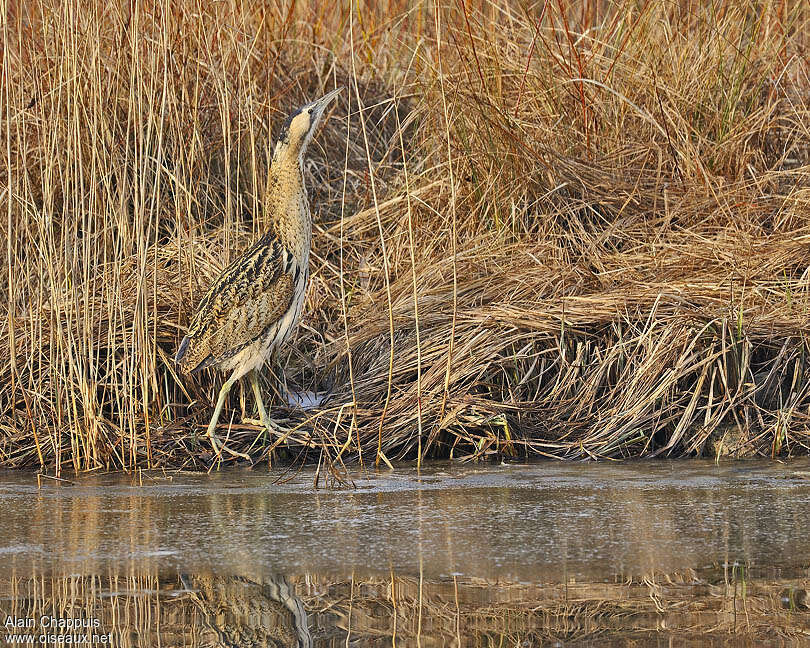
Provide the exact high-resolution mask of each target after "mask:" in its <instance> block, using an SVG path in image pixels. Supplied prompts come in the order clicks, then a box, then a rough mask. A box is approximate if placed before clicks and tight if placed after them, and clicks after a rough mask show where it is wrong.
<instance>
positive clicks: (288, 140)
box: [273, 88, 343, 157]
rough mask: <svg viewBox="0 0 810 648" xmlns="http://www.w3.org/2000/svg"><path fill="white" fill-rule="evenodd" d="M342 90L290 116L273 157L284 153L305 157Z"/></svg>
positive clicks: (333, 92)
mask: <svg viewBox="0 0 810 648" xmlns="http://www.w3.org/2000/svg"><path fill="white" fill-rule="evenodd" d="M341 90H343V88H336V89H335V90H332V92H328V93H327V94H325V95H324V96H323V97H321V98H320V99H316V100H315V101H313V102H312V103H308V104H306V105H305V106H301V108H299V109H298V110H296V111H295V112H294V113H293V114H292V115H290V116H289V117H288V118H287V121H286V122H284V125H283V126H282V127H281V132H280V133H279V136H278V141H277V142H276V149H275V152H274V155H273V157H278V155H279V154H280V153H281V152H282V151H285V152H291V153H293V154H296V155H298V156H300V155H303V154H304V151H306V148H307V144H309V140H310V139H311V138H312V134H313V133H314V132H315V129H316V128H317V127H318V123H319V122H320V121H321V117H323V114H324V112H325V111H326V107H327V106H328V105H329V104H330V102H331V101H332V99H334V98H335V97H336V96H337V95H338V93H340V91H341Z"/></svg>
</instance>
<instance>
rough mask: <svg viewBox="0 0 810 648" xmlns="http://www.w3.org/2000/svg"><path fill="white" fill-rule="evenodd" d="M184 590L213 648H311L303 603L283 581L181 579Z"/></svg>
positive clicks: (233, 578) (271, 578) (183, 577)
mask: <svg viewBox="0 0 810 648" xmlns="http://www.w3.org/2000/svg"><path fill="white" fill-rule="evenodd" d="M180 580H181V582H182V583H183V586H184V587H185V588H186V589H187V590H189V591H191V592H192V595H191V598H192V601H193V602H194V604H195V605H196V606H197V608H198V609H199V610H200V611H201V612H202V614H203V617H204V621H203V625H204V627H205V628H207V629H208V630H210V631H211V632H212V633H213V635H214V640H213V643H211V644H203V645H212V646H227V647H228V648H230V647H233V648H237V647H238V648H246V647H247V648H252V647H254V646H255V647H258V646H269V647H278V648H282V647H283V648H311V647H312V636H311V635H310V633H309V628H308V626H307V614H306V610H305V609H304V605H303V603H302V602H301V599H300V598H298V597H297V596H296V595H295V590H294V589H293V587H292V586H291V585H290V584H289V583H288V582H287V580H286V579H285V578H284V577H283V576H272V577H268V578H265V579H263V581H262V582H255V581H252V580H249V579H247V578H243V577H241V576H194V575H189V574H181V576H180Z"/></svg>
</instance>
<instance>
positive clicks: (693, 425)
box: [0, 0, 810, 472]
mask: <svg viewBox="0 0 810 648" xmlns="http://www.w3.org/2000/svg"><path fill="white" fill-rule="evenodd" d="M473 5H476V6H473ZM2 10H3V11H2V20H3V23H2V32H3V42H4V47H3V59H2V79H3V84H2V99H0V111H2V112H1V113H0V120H1V121H2V133H0V134H2V156H3V160H4V162H3V165H2V173H0V183H2V185H1V186H0V213H2V218H0V233H1V234H2V239H1V240H2V243H3V245H2V248H3V249H2V252H1V253H2V255H3V268H2V279H3V280H2V282H0V295H1V296H2V305H3V306H2V308H3V310H2V318H0V351H2V353H0V464H2V465H9V466H23V465H30V466H36V465H43V466H49V467H53V468H54V469H55V470H56V471H57V472H59V471H60V470H62V469H65V468H68V467H69V468H70V469H76V470H90V469H96V468H101V467H103V468H132V467H134V466H136V465H144V466H155V465H198V462H199V461H200V460H201V459H202V460H205V459H206V457H205V455H204V454H203V451H205V450H206V449H207V446H206V445H202V444H201V443H200V440H199V439H198V434H199V431H200V429H201V426H202V425H204V424H205V423H206V422H207V418H208V416H209V415H210V405H211V401H210V398H211V395H212V393H214V391H213V390H214V387H215V385H214V384H213V382H214V381H215V380H220V378H219V377H218V376H215V375H214V374H207V375H206V374H204V375H201V376H198V377H194V378H187V377H183V376H180V375H179V374H178V373H177V369H176V367H175V366H174V364H173V362H172V359H171V358H172V356H173V352H174V350H175V347H176V344H177V341H178V340H179V339H180V338H181V337H182V335H183V332H184V330H185V326H186V325H187V323H188V319H189V317H190V315H191V313H192V311H193V309H194V307H195V306H196V303H197V301H198V299H199V297H200V296H201V294H202V292H203V291H204V290H205V288H206V287H207V285H208V284H209V282H210V281H211V280H212V279H213V278H214V277H215V276H216V274H217V273H218V271H219V270H220V269H221V268H222V267H223V266H224V265H225V264H226V263H227V262H228V261H229V260H230V259H232V258H234V255H236V254H238V253H239V252H240V250H241V249H243V247H244V246H245V245H246V244H247V243H248V242H249V241H250V240H251V239H252V238H254V237H255V236H257V234H258V233H259V232H260V231H261V230H262V229H263V228H264V227H265V226H266V220H265V214H264V211H263V201H262V198H263V194H264V184H265V181H266V178H267V175H268V165H269V155H268V151H269V150H270V147H271V146H272V138H273V134H274V133H276V132H277V130H278V126H279V124H280V123H281V121H282V120H283V118H284V116H285V115H286V114H287V113H288V112H289V110H290V109H292V108H294V107H296V106H297V105H300V104H301V103H303V102H304V101H306V100H307V99H310V98H312V97H315V96H319V93H322V92H324V91H325V90H327V89H330V88H332V87H334V86H335V85H344V86H346V87H347V92H345V93H343V94H342V96H341V98H340V101H339V102H338V105H337V107H336V109H335V110H333V111H332V112H331V114H330V116H329V118H328V119H327V121H326V125H325V127H324V128H323V130H322V132H321V134H320V135H319V136H317V138H316V139H315V140H314V143H313V145H312V146H311V147H310V148H311V153H310V161H309V162H308V163H307V165H306V170H305V173H306V176H307V182H308V185H309V188H310V199H311V204H312V208H313V214H314V220H315V234H314V240H313V246H314V247H313V257H312V261H311V270H312V285H311V289H310V292H309V294H308V298H307V305H306V313H307V315H306V318H305V321H304V326H303V328H302V330H301V331H300V333H299V334H298V336H297V339H296V340H295V343H294V344H293V345H292V346H291V347H290V349H288V351H287V352H286V354H285V355H284V356H283V357H282V358H281V363H279V364H278V365H275V366H273V367H271V368H270V369H271V370H272V371H269V372H267V373H268V378H267V379H266V381H265V388H266V389H267V390H268V392H271V391H272V390H274V389H275V386H276V385H277V384H278V382H279V379H282V378H284V379H286V381H287V382H288V383H291V384H294V385H297V386H300V387H303V388H306V389H318V390H324V389H327V388H328V389H331V396H330V398H329V399H328V400H327V401H326V402H325V403H323V404H322V405H321V406H320V407H318V408H316V409H314V410H308V411H303V410H301V409H298V408H295V407H290V406H288V405H287V404H286V400H285V399H283V398H281V397H279V396H276V398H275V401H274V407H273V417H274V418H275V419H276V421H277V422H278V423H279V425H280V426H281V427H282V429H286V430H287V432H286V433H280V434H279V436H278V437H277V438H275V439H272V438H271V439H269V440H268V442H267V444H265V445H262V444H258V445H257V446H254V452H256V453H257V454H256V456H257V458H258V457H260V456H265V454H266V455H267V456H268V457H272V456H276V453H275V452H274V450H275V448H277V447H279V446H281V447H291V448H293V450H294V452H296V453H297V452H298V451H297V450H295V447H296V446H301V447H302V448H307V450H306V452H305V453H304V454H305V455H306V456H308V457H312V458H314V459H318V458H319V457H320V459H321V460H323V461H326V462H328V463H331V462H334V461H341V460H343V459H346V458H352V459H359V460H361V461H363V462H364V463H366V462H371V461H377V462H379V461H380V460H389V461H390V460H394V459H396V458H401V457H411V458H414V457H416V456H419V457H428V456H453V457H477V456H485V455H489V454H494V453H498V454H505V455H512V456H533V455H551V456H556V457H619V456H634V455H656V454H667V455H689V454H700V453H726V452H729V453H733V454H737V455H754V454H766V455H785V454H795V453H804V452H806V451H807V449H808V447H810V446H809V445H808V444H809V442H810V394H808V385H809V384H810V382H808V375H809V373H810V372H809V370H808V368H807V366H806V365H807V353H808V351H809V350H810V348H809V347H808V339H807V334H806V331H807V330H808V320H809V319H810V317H809V316H808V312H809V311H808V308H809V306H810V304H809V303H808V286H809V284H810V273H809V272H808V265H810V254H808V251H809V250H810V159H809V156H810V109H809V106H810V72H808V70H810V65H808V56H810V55H809V54H808V51H809V50H808V47H809V46H810V10H809V9H808V8H807V6H806V3H804V2H802V1H800V0H784V1H781V2H769V1H765V2H752V3H735V2H722V1H721V2H711V3H710V2H705V3H701V2H679V3H661V2H653V1H647V2H634V1H633V2H631V1H629V0H615V1H614V2H602V3H598V2H584V3H570V4H569V3H566V2H564V1H563V0H552V1H549V2H546V3H545V4H532V5H527V4H525V3H519V2H488V3H484V4H477V3H467V2H463V1H459V2H454V3H446V4H439V3H430V2H404V1H401V2H397V1H394V0H391V1H389V2H387V3H369V4H363V3H360V4H355V5H352V6H349V5H348V4H346V3H343V4H341V3H334V4H329V3H318V4H315V3H312V4H309V3H292V4H290V3H284V4H281V5H278V4H274V3H265V4H258V3H240V2H236V1H235V0H227V1H223V2H216V3H201V2H194V1H193V0H171V1H169V0H164V1H163V2H137V1H136V2H132V3H129V4H127V5H126V6H123V5H122V6H113V5H108V4H107V3H102V2H98V1H96V0H87V1H86V2H83V3H79V4H77V3H73V2H62V3H59V2H55V1H54V2H45V1H44V0H34V1H32V2H27V3H14V2H9V1H8V0H5V1H4V2H3V3H2ZM271 373H272V374H273V375H270V374H271ZM230 408H231V409H230V411H229V414H228V415H227V416H224V417H223V419H222V420H223V421H224V422H226V423H227V422H228V421H230V422H232V423H233V426H232V428H231V431H230V441H229V443H230V444H232V445H237V446H239V445H242V446H244V447H247V446H249V445H250V444H251V443H252V442H253V440H254V439H255V437H256V435H257V433H258V432H259V431H260V430H258V428H257V427H256V426H255V425H253V424H251V423H249V422H244V421H243V418H249V417H250V416H251V413H252V412H251V408H252V399H251V398H250V396H249V394H247V398H246V393H245V392H242V394H241V395H240V394H239V393H238V392H236V393H235V394H234V397H233V398H232V399H231V402H230ZM257 448H258V449H257Z"/></svg>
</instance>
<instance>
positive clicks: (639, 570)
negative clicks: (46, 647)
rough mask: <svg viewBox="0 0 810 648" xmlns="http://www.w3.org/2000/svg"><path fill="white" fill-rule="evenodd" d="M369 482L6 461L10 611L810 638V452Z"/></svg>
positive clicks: (401, 630)
mask: <svg viewBox="0 0 810 648" xmlns="http://www.w3.org/2000/svg"><path fill="white" fill-rule="evenodd" d="M349 481H350V483H349V484H347V485H344V486H343V487H338V488H331V489H324V488H321V489H316V488H314V486H313V482H314V473H313V472H311V471H304V472H301V473H298V474H289V473H282V472H278V473H272V474H268V473H267V472H266V471H261V470H257V471H249V470H230V471H223V472H219V473H212V474H210V475H205V474H189V473H166V474H164V473H155V472H150V473H143V475H142V476H137V475H136V476H132V475H128V476H120V475H116V476H110V475H104V476H91V477H83V478H79V479H76V480H74V481H73V483H72V484H66V483H62V482H54V481H51V480H43V481H42V483H41V486H40V487H38V486H37V479H36V476H35V475H32V474H30V473H21V472H5V473H2V472H0V522H2V524H0V621H2V620H6V621H7V620H8V618H9V617H10V618H11V619H12V620H18V621H17V623H18V625H25V624H29V623H28V621H25V620H27V619H34V621H33V622H31V623H30V624H29V625H30V626H31V627H29V628H25V629H24V630H21V632H31V631H33V632H35V633H39V634H41V633H43V632H45V629H44V628H43V627H42V626H43V622H42V620H41V619H40V618H39V617H40V616H41V613H42V612H43V611H48V615H51V616H53V618H54V619H56V620H57V621H54V623H58V622H59V619H61V620H62V621H61V623H62V625H67V624H68V623H69V622H68V621H67V619H79V618H83V619H89V620H91V621H93V622H94V623H95V624H96V627H95V628H94V629H93V630H92V631H91V632H88V631H86V630H85V631H84V632H85V633H86V634H88V639H91V638H92V637H91V635H92V634H93V633H95V634H97V635H99V637H97V643H100V642H101V639H100V636H101V635H103V634H104V633H109V639H110V640H111V641H112V642H113V645H122V646H135V645H140V646H149V645H218V646H219V645H223V646H224V645H229V646H242V645H245V646H248V645H302V646H308V645H316V646H321V645H323V646H326V645H330V646H331V645H337V644H338V643H340V645H346V642H347V641H350V642H351V643H352V644H354V645H357V646H372V645H373V646H377V645H395V644H396V645H410V644H413V645H417V644H418V645H426V646H427V645H445V644H447V645H459V644H461V645H555V644H556V645H561V646H574V645H577V646H579V645H582V646H584V645H599V646H602V645H634V646H645V645H652V646H658V645H671V644H672V642H673V641H674V642H675V643H674V644H673V645H695V646H699V645H746V646H747V645H751V646H754V645H756V646H759V645H791V644H795V645H801V642H802V641H803V640H810V613H808V605H810V600H808V597H807V590H808V587H810V569H808V565H810V553H809V552H808V549H810V516H808V515H807V504H808V502H810V461H807V460H801V461H794V462H791V463H787V464H782V463H777V462H734V463H731V462H730V463H721V464H720V465H716V464H715V463H713V462H709V461H677V462H674V461H673V462H665V461H653V462H649V461H647V462H625V463H600V464H593V463H540V464H531V465H517V464H511V465H498V466H493V465H486V466H469V465H453V464H433V465H431V466H429V467H428V468H427V469H425V470H422V472H421V474H417V472H416V471H415V469H413V468H408V467H400V468H398V469H397V470H396V471H395V472H380V473H374V472H368V471H366V472H363V471H360V470H358V471H357V472H356V474H353V475H350V480H349ZM38 615H39V616H38ZM48 618H50V616H49V617H48ZM158 620H160V621H159V622H158ZM45 623H49V622H48V621H47V620H46V621H45ZM51 625H53V623H52V624H51ZM5 630H6V632H7V633H8V631H9V628H8V627H6V628H5ZM729 642H731V643H729ZM6 643H7V644H8V643H9V642H8V641H6ZM0 645H4V644H3V637H2V636H0ZM40 645H43V644H40Z"/></svg>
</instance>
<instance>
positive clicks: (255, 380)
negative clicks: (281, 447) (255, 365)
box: [249, 369, 277, 447]
mask: <svg viewBox="0 0 810 648" xmlns="http://www.w3.org/2000/svg"><path fill="white" fill-rule="evenodd" d="M249 380H250V386H251V387H253V396H254V397H255V398H256V405H257V407H258V408H259V416H260V417H261V421H262V425H263V426H264V429H265V432H264V442H265V444H267V433H268V432H270V433H271V434H272V433H273V431H274V430H275V429H277V428H276V427H275V426H274V425H273V422H272V421H271V420H270V417H269V416H267V412H266V410H265V409H264V401H263V400H262V392H261V390H260V389H259V374H258V373H257V371H256V370H255V369H252V370H251V372H250V374H249ZM256 440H257V441H258V437H257V439H256ZM254 443H255V441H254ZM251 447H253V446H251Z"/></svg>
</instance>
